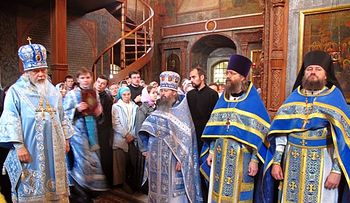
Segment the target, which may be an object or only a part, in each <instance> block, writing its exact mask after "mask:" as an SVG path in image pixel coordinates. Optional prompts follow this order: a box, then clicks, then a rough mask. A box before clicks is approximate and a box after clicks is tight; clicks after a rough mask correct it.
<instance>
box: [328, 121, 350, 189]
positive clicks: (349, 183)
mask: <svg viewBox="0 0 350 203" xmlns="http://www.w3.org/2000/svg"><path fill="white" fill-rule="evenodd" d="M331 134H332V139H333V144H334V148H335V150H334V153H336V157H337V160H338V163H339V165H340V167H341V169H342V172H343V173H344V176H345V179H346V181H347V183H348V186H349V187H350V178H349V174H348V173H347V171H346V170H345V166H344V163H343V162H342V160H341V158H340V155H339V147H338V144H337V142H336V139H335V138H336V137H335V132H334V129H333V127H332V126H331Z"/></svg>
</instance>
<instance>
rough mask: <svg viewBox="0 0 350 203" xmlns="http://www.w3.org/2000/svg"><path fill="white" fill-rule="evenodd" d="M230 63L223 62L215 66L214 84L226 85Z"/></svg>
mask: <svg viewBox="0 0 350 203" xmlns="http://www.w3.org/2000/svg"><path fill="white" fill-rule="evenodd" d="M227 65H228V61H222V62H219V63H217V64H216V65H214V67H213V69H212V70H213V82H215V83H217V84H225V81H226V70H227Z"/></svg>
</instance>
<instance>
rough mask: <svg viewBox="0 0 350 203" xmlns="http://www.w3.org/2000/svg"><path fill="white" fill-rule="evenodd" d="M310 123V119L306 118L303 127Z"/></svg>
mask: <svg viewBox="0 0 350 203" xmlns="http://www.w3.org/2000/svg"><path fill="white" fill-rule="evenodd" d="M308 123H309V120H308V119H307V118H305V119H304V122H303V126H302V127H301V128H302V129H304V128H305V127H306V125H307V124H308Z"/></svg>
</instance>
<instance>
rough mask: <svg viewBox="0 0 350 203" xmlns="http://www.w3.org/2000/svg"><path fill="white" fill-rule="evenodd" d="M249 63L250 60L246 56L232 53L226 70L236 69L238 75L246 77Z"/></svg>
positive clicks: (250, 63)
mask: <svg viewBox="0 0 350 203" xmlns="http://www.w3.org/2000/svg"><path fill="white" fill-rule="evenodd" d="M251 65H252V62H251V61H250V59H248V58H247V57H245V56H241V55H238V54H234V55H232V56H231V57H230V61H229V63H228V65H227V70H233V71H236V72H237V73H239V74H240V75H242V76H244V77H247V75H248V73H249V70H250V66H251Z"/></svg>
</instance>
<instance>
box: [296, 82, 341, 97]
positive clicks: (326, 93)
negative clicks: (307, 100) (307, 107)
mask: <svg viewBox="0 0 350 203" xmlns="http://www.w3.org/2000/svg"><path fill="white" fill-rule="evenodd" d="M300 87H301V86H299V87H298V93H299V94H300V95H302V96H306V94H304V93H303V92H301V89H300ZM326 89H327V87H323V89H322V90H319V91H324V90H326ZM334 89H335V85H333V86H332V87H331V88H330V89H328V90H327V91H325V92H321V93H320V94H317V96H318V97H319V96H325V95H328V94H330V93H331V92H333V90H334Z"/></svg>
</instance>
